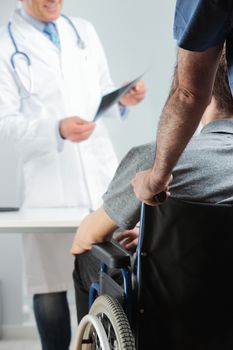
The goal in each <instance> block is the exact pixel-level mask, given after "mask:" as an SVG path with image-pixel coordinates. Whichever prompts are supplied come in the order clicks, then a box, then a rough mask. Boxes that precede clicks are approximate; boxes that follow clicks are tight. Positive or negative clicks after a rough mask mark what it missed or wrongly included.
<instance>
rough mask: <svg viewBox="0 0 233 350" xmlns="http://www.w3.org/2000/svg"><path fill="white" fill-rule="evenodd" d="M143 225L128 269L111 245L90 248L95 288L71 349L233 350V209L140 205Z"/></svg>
mask: <svg viewBox="0 0 233 350" xmlns="http://www.w3.org/2000/svg"><path fill="white" fill-rule="evenodd" d="M140 222H141V225H140V238H139V244H138V249H137V253H136V260H135V264H134V266H133V267H132V268H130V262H131V258H130V256H129V254H128V253H127V252H126V251H124V249H122V248H121V247H119V246H118V245H117V244H115V243H114V242H113V243H112V242H106V243H102V244H99V245H95V246H93V249H92V252H93V254H94V255H95V256H96V257H97V258H98V259H100V261H102V262H101V268H100V273H99V281H97V282H94V283H93V284H92V286H91V288H90V304H91V307H90V311H89V314H88V315H86V316H85V317H84V318H83V319H82V321H81V323H80V325H79V328H78V332H77V342H76V345H75V350H89V349H90V350H93V349H96V350H99V349H102V350H113V349H114V350H134V349H137V350H147V349H148V350H153V349H154V350H162V349H163V350H232V349H233V206H232V205H206V204H198V203H190V202H184V201H180V200H175V199H171V198H170V199H168V200H167V201H166V202H165V203H164V204H162V205H160V206H158V207H150V206H144V205H143V206H142V210H141V220H140ZM109 267H114V268H119V269H120V270H121V273H122V276H123V283H122V284H123V285H118V284H117V283H116V282H115V281H114V280H112V279H111V278H110V276H109V275H108V272H107V271H108V268H109ZM97 295H99V296H97ZM94 299H95V300H94ZM93 301H94V302H93Z"/></svg>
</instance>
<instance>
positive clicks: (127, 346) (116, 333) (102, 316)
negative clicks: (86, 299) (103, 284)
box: [89, 295, 135, 350]
mask: <svg viewBox="0 0 233 350" xmlns="http://www.w3.org/2000/svg"><path fill="white" fill-rule="evenodd" d="M89 314H90V315H93V316H96V317H97V318H98V319H99V320H100V322H101V323H102V325H103V327H104V330H105V332H106V336H107V338H108V342H109V347H110V349H111V350H135V342H134V337H133V334H132V331H131V328H130V325H129V322H128V319H127V317H126V315H125V312H124V310H123V309H122V307H121V305H120V303H119V302H118V301H117V300H115V299H113V298H111V297H109V296H108V295H101V296H99V297H98V298H97V299H96V300H95V302H94V303H93V305H92V307H91V309H90V311H89Z"/></svg>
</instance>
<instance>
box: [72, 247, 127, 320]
mask: <svg viewBox="0 0 233 350" xmlns="http://www.w3.org/2000/svg"><path fill="white" fill-rule="evenodd" d="M99 266H100V262H99V260H98V259H96V258H95V257H94V256H92V254H91V253H90V252H87V253H84V254H81V255H77V256H76V257H75V261H74V272H73V279H74V288H75V300H76V308H77V317H78V322H80V320H81V319H82V318H83V317H84V316H85V315H86V314H87V313H88V295H89V288H90V285H91V284H92V282H94V281H98V280H99ZM109 275H110V276H111V277H112V278H113V279H114V280H116V281H117V282H118V283H119V284H122V278H121V274H120V271H119V270H115V269H109Z"/></svg>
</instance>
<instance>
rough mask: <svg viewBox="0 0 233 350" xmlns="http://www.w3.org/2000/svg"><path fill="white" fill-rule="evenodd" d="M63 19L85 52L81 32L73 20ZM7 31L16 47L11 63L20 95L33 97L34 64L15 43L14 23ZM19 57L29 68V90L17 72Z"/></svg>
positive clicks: (9, 24) (10, 24)
mask: <svg viewBox="0 0 233 350" xmlns="http://www.w3.org/2000/svg"><path fill="white" fill-rule="evenodd" d="M61 16H62V17H63V18H65V19H66V21H67V22H68V23H69V25H70V26H71V27H72V28H73V30H74V32H75V35H76V37H77V45H78V47H79V49H81V50H84V49H86V44H85V42H84V41H83V40H82V38H81V36H80V35H79V32H78V30H77V28H76V27H75V25H74V23H73V22H72V21H71V19H70V18H69V17H67V16H65V15H63V14H62V15H61ZM7 29H8V34H9V36H10V39H11V41H12V44H13V46H14V49H15V51H14V52H13V54H12V55H11V58H10V62H11V66H12V68H13V70H14V76H15V80H16V83H17V85H18V87H19V89H20V94H21V97H22V98H28V97H30V96H31V95H32V93H33V74H32V68H31V66H32V62H31V60H30V57H29V56H28V55H27V53H26V52H23V51H20V50H19V48H18V46H17V44H16V41H15V38H14V35H13V32H12V21H9V23H8V26H7ZM17 57H18V58H19V57H21V58H23V60H24V61H25V62H26V64H27V67H28V76H29V86H28V88H27V87H26V86H25V84H24V83H23V82H22V80H21V78H20V75H19V73H18V72H17V65H16V59H17Z"/></svg>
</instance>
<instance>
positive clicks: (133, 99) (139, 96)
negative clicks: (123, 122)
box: [120, 80, 146, 106]
mask: <svg viewBox="0 0 233 350" xmlns="http://www.w3.org/2000/svg"><path fill="white" fill-rule="evenodd" d="M145 94H146V86H145V83H144V81H143V80H138V81H137V83H136V84H135V85H134V86H133V87H132V88H131V89H130V91H128V92H127V93H126V94H125V95H124V96H123V97H122V98H121V100H120V103H121V104H122V105H123V106H133V105H136V104H138V103H139V102H141V101H142V100H143V99H144V97H145Z"/></svg>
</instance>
